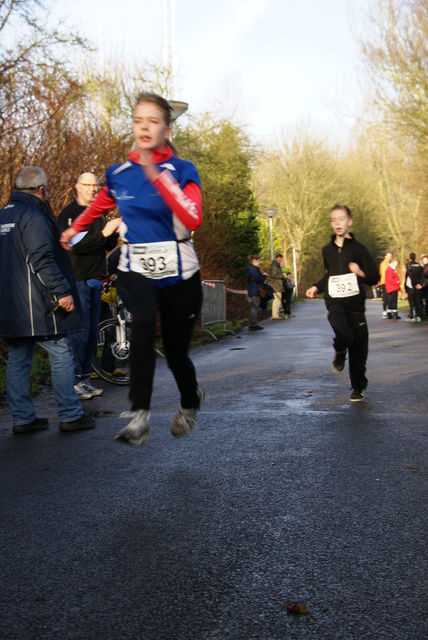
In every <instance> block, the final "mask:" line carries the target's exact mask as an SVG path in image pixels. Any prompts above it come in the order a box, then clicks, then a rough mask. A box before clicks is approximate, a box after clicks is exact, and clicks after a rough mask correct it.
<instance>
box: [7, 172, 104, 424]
mask: <svg viewBox="0 0 428 640" xmlns="http://www.w3.org/2000/svg"><path fill="white" fill-rule="evenodd" d="M47 197H48V188H47V182H46V175H45V172H44V171H43V169H41V168H40V167H32V166H29V167H24V168H23V169H21V171H20V172H19V174H18V177H17V180H16V191H15V192H14V193H13V194H12V197H11V199H10V202H9V204H7V205H6V207H5V208H4V209H3V210H2V211H0V261H1V262H0V298H1V300H3V304H2V305H1V308H0V337H2V338H4V339H5V340H6V342H7V343H8V345H9V358H8V363H7V384H6V389H7V397H8V401H9V407H10V410H11V412H12V416H13V432H14V433H31V432H34V431H42V430H44V429H47V427H48V421H47V419H46V418H38V417H37V416H36V411H35V407H34V403H33V400H32V398H31V393H30V382H29V376H30V369H31V364H32V359H33V354H34V349H35V346H36V343H37V344H39V345H40V346H41V347H43V349H45V350H46V351H47V353H48V355H49V361H50V365H51V373H52V390H53V394H54V398H55V400H56V403H57V405H58V415H59V419H60V424H59V428H60V430H61V431H76V430H81V429H91V428H93V427H94V426H95V420H94V419H93V418H92V417H91V416H89V415H87V414H85V413H83V411H82V408H81V405H80V402H79V399H78V397H77V395H76V392H75V390H74V361H73V356H72V354H71V350H70V347H69V344H68V338H67V334H68V333H69V332H71V331H79V330H80V329H81V319H80V316H79V314H78V313H77V311H76V310H75V306H74V303H75V301H76V300H78V295H77V291H76V289H75V280H74V275H73V270H72V267H71V263H70V258H69V256H68V254H67V252H66V251H64V249H62V247H61V245H60V243H59V237H60V230H59V227H58V225H57V222H56V220H55V217H54V215H53V212H52V209H51V207H50V205H49V203H48V202H47Z"/></svg>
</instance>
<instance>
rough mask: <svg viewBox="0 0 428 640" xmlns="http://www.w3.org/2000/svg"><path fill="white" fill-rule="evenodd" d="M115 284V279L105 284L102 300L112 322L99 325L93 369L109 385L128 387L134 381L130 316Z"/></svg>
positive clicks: (106, 320)
mask: <svg viewBox="0 0 428 640" xmlns="http://www.w3.org/2000/svg"><path fill="white" fill-rule="evenodd" d="M115 282H116V277H115V276H114V277H112V278H110V279H108V280H106V281H104V283H103V289H102V300H103V302H105V303H107V304H108V305H109V307H110V313H111V318H106V319H105V320H101V321H100V323H99V325H98V341H97V346H96V349H95V352H94V355H93V358H92V369H93V371H94V372H95V373H96V374H97V375H98V376H99V377H100V378H102V379H103V380H106V381H107V382H111V383H113V384H119V385H127V384H129V381H130V379H131V375H130V369H129V349H130V344H131V315H130V313H129V312H128V311H127V310H126V308H125V305H124V304H123V302H122V300H121V299H120V297H119V295H118V293H117V287H116V284H115Z"/></svg>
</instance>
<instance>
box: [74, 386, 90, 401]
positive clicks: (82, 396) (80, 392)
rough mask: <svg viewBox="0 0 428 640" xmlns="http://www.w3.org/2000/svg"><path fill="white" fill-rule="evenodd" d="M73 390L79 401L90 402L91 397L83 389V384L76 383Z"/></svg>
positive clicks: (85, 389)
mask: <svg viewBox="0 0 428 640" xmlns="http://www.w3.org/2000/svg"><path fill="white" fill-rule="evenodd" d="M74 390H75V392H76V393H77V397H78V398H79V400H90V399H91V398H92V396H93V394H92V393H90V391H88V389H87V388H86V387H85V385H84V383H83V382H78V383H77V384H75V385H74Z"/></svg>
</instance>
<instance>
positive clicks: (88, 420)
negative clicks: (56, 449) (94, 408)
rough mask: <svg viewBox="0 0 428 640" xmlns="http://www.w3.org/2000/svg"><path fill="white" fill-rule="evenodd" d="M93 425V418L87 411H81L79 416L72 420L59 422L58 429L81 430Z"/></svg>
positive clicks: (90, 427) (91, 427)
mask: <svg viewBox="0 0 428 640" xmlns="http://www.w3.org/2000/svg"><path fill="white" fill-rule="evenodd" d="M94 427H95V418H93V417H92V416H90V415H89V413H82V415H81V416H80V418H78V419H77V420H73V421H72V422H60V423H59V430H60V431H81V430H82V429H93V428H94Z"/></svg>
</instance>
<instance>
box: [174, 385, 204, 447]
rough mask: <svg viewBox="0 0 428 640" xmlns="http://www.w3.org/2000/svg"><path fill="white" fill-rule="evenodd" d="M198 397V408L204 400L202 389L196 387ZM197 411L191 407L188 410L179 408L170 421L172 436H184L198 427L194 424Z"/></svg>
mask: <svg viewBox="0 0 428 640" xmlns="http://www.w3.org/2000/svg"><path fill="white" fill-rule="evenodd" d="M198 396H199V407H200V406H201V404H202V403H203V401H204V400H205V391H204V390H203V389H202V387H198ZM197 411H198V409H195V408H193V407H192V408H190V409H183V407H180V408H179V410H178V411H177V413H176V414H175V415H174V416H173V418H172V420H171V433H172V435H173V436H176V437H180V436H186V435H187V434H188V433H190V431H192V429H195V428H196V427H197V426H198V425H197V424H196V412H197Z"/></svg>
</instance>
